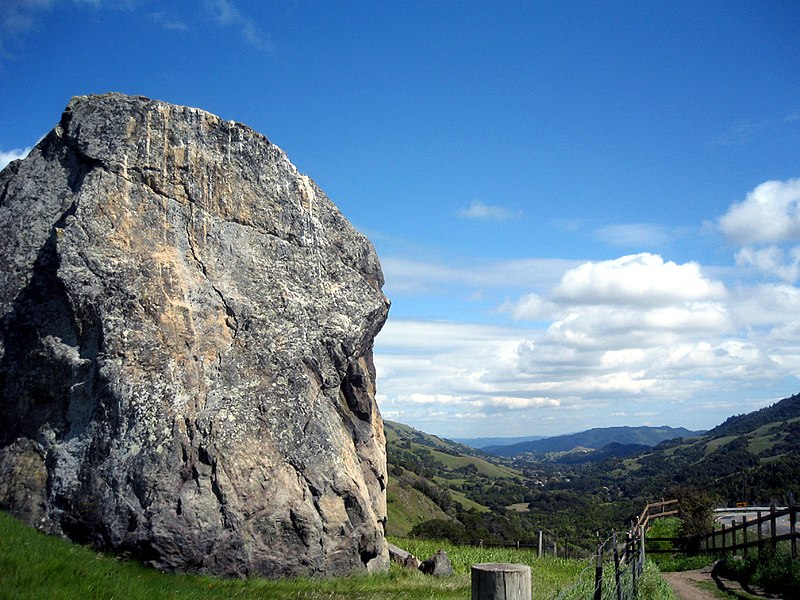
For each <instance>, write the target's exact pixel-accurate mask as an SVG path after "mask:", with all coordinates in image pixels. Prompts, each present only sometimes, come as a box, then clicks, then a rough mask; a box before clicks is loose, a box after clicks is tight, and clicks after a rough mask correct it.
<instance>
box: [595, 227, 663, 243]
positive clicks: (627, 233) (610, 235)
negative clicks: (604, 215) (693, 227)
mask: <svg viewBox="0 0 800 600" xmlns="http://www.w3.org/2000/svg"><path fill="white" fill-rule="evenodd" d="M594 236H595V237H596V238H597V239H598V240H600V241H601V242H603V243H604V244H608V245H609V246H616V247H620V248H639V249H641V248H653V247H655V246H661V245H664V244H666V243H668V242H670V241H672V239H673V235H672V234H671V233H670V232H669V231H668V230H667V229H666V228H665V227H663V226H661V225H655V224H652V223H625V224H621V225H610V226H608V227H601V228H600V229H597V230H595V232H594Z"/></svg>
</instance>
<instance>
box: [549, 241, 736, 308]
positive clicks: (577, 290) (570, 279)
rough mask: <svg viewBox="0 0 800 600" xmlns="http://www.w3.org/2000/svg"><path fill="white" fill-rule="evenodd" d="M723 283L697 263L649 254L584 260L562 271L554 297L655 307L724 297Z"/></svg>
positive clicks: (578, 301)
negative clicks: (706, 276)
mask: <svg viewBox="0 0 800 600" xmlns="http://www.w3.org/2000/svg"><path fill="white" fill-rule="evenodd" d="M725 294H726V291H725V286H724V285H723V284H722V283H721V282H718V281H711V280H708V279H706V278H705V277H704V276H703V275H702V273H701V271H700V266H699V265H698V264H697V263H694V262H689V263H684V264H681V265H678V264H676V263H674V262H671V261H670V262H664V260H663V259H662V258H661V257H660V256H658V255H656V254H649V253H642V254H635V255H631V256H623V257H621V258H617V259H614V260H606V261H601V262H587V263H584V264H582V265H581V266H579V267H577V268H575V269H572V270H570V271H568V272H567V273H565V274H564V276H563V277H562V278H561V283H560V284H559V285H558V287H557V288H556V289H555V292H554V297H555V298H556V299H559V300H562V301H570V302H576V303H586V304H607V303H616V304H632V305H640V306H655V305H662V304H670V303H673V302H676V301H682V300H684V301H687V300H710V299H718V298H723V297H725Z"/></svg>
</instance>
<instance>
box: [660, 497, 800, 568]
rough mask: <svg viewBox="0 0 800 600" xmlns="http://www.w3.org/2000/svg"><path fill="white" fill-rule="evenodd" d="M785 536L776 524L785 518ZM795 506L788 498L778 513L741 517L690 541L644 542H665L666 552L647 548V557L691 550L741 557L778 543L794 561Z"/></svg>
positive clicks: (673, 539) (795, 556) (795, 539)
mask: <svg viewBox="0 0 800 600" xmlns="http://www.w3.org/2000/svg"><path fill="white" fill-rule="evenodd" d="M787 516H788V520H789V528H788V532H786V533H781V532H780V531H779V527H778V520H779V519H782V518H783V517H787ZM798 537H800V533H798V531H797V506H796V504H795V502H794V498H793V497H792V496H791V495H790V496H789V506H788V507H786V508H781V509H778V508H777V507H776V506H775V505H774V504H773V505H772V506H770V508H769V510H768V511H762V510H756V511H755V513H754V516H753V517H752V518H748V516H747V514H746V513H743V514H742V516H741V518H740V519H739V522H738V523H737V522H736V520H735V519H733V520H732V524H731V525H725V524H724V523H722V524H721V527H720V528H719V529H717V528H715V529H714V530H713V531H711V532H709V533H707V534H705V535H701V536H697V537H694V538H646V541H647V542H648V543H654V542H656V543H657V542H665V543H668V544H669V545H670V546H671V547H670V548H659V547H652V546H651V547H650V548H649V549H648V552H650V553H684V552H686V549H687V548H694V549H695V552H697V553H707V554H728V553H736V552H739V551H741V552H742V553H743V554H744V555H745V556H747V554H748V552H749V551H750V550H751V549H757V550H758V552H759V553H760V552H763V551H764V549H765V548H767V547H768V548H770V549H771V550H772V551H773V552H774V551H775V549H776V548H777V545H778V542H783V541H788V542H790V546H791V552H792V558H797V539H798Z"/></svg>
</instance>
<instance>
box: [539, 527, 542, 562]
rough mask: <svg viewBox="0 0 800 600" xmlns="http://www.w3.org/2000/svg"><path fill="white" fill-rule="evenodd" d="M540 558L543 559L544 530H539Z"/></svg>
mask: <svg viewBox="0 0 800 600" xmlns="http://www.w3.org/2000/svg"><path fill="white" fill-rule="evenodd" d="M539 558H542V530H541V529H540V530H539Z"/></svg>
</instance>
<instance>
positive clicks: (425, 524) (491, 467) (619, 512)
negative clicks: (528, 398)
mask: <svg viewBox="0 0 800 600" xmlns="http://www.w3.org/2000/svg"><path fill="white" fill-rule="evenodd" d="M673 431H674V430H673ZM690 433H695V432H690ZM593 435H594V434H593ZM387 439H388V447H387V451H388V456H389V471H390V482H389V492H390V497H392V496H393V495H394V496H396V495H397V494H398V493H399V492H400V490H409V489H410V490H414V491H415V492H416V493H419V494H421V495H423V496H425V497H426V498H427V499H428V500H430V501H432V502H433V503H434V504H435V505H436V507H437V508H438V510H436V511H431V512H427V513H425V511H426V509H424V508H422V504H421V503H420V504H419V506H420V508H419V511H420V512H417V513H415V514H414V515H412V516H411V517H409V516H408V515H407V514H406V515H403V513H402V511H400V510H398V509H399V508H400V507H398V506H396V504H397V503H396V502H393V503H390V505H389V527H390V531H393V532H395V533H398V534H400V535H414V536H421V537H447V538H448V539H452V540H454V541H459V542H477V541H479V540H482V541H483V542H485V543H515V542H516V541H521V542H522V543H526V542H528V543H532V542H533V541H534V539H535V538H536V537H537V535H538V530H539V529H541V530H543V531H544V532H545V539H547V540H549V541H548V542H546V544H549V546H550V547H552V541H557V543H558V547H559V548H561V549H562V550H561V552H563V551H564V549H565V548H566V550H567V552H568V553H569V554H570V555H573V556H579V555H582V554H583V553H586V552H590V551H591V547H592V543H593V542H592V540H593V538H594V533H595V532H596V531H597V530H598V529H600V530H606V531H607V530H611V529H616V530H618V531H621V530H624V529H626V528H627V527H628V526H629V525H630V521H631V519H632V518H634V517H635V515H637V514H638V513H639V512H640V511H641V509H642V507H643V506H644V505H645V504H646V503H647V502H649V501H653V500H658V499H661V498H666V497H680V495H681V494H683V493H685V492H686V490H691V489H694V490H701V491H702V492H703V493H704V494H706V495H707V497H708V498H709V501H711V502H714V503H716V504H720V505H732V504H733V503H735V502H741V501H747V502H748V503H751V504H753V503H758V504H769V503H770V502H773V501H774V502H776V503H777V504H785V503H786V494H787V491H793V492H794V493H795V494H797V493H798V492H800V396H792V397H791V398H787V399H785V400H782V401H780V402H777V403H776V404H774V405H773V406H770V407H767V408H764V409H761V410H759V411H756V412H754V413H750V414H746V415H738V416H735V417H731V418H729V419H727V420H726V421H725V422H724V423H722V424H720V425H719V426H718V427H715V428H714V429H712V430H711V431H709V432H707V433H705V434H701V435H695V436H693V437H685V438H677V439H671V440H667V441H664V442H661V443H659V444H658V445H656V446H654V447H651V446H635V445H633V444H623V443H620V444H610V445H606V446H604V447H602V448H600V449H598V450H591V449H589V448H584V449H582V450H580V451H574V452H571V453H564V452H551V453H548V454H531V453H527V454H523V455H521V456H516V457H513V458H510V457H502V456H493V455H490V454H486V453H484V452H481V451H479V450H475V449H473V448H469V447H467V446H463V445H461V444H457V443H454V442H449V441H447V440H442V439H441V438H438V437H436V436H431V435H428V434H425V433H422V432H420V431H416V430H415V429H413V428H411V427H408V426H405V425H400V424H396V423H387ZM573 439H575V438H573ZM583 439H584V440H585V439H587V438H583ZM542 441H546V440H542ZM533 443H535V442H533ZM405 510H406V513H407V512H408V509H405ZM395 515H398V516H397V517H395ZM393 519H396V520H397V523H401V524H402V527H395V526H394V525H393V523H392V521H393ZM393 527H394V528H393Z"/></svg>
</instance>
